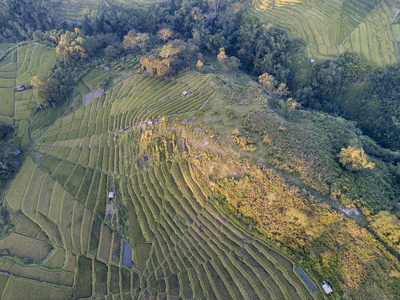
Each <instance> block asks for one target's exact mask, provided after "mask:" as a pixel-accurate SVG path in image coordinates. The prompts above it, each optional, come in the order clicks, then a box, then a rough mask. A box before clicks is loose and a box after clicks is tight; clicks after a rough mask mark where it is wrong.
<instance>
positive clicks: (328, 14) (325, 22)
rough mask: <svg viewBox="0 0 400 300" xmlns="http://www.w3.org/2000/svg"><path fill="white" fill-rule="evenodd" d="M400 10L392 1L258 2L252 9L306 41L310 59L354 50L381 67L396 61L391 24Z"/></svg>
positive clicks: (396, 53) (290, 0) (261, 0)
mask: <svg viewBox="0 0 400 300" xmlns="http://www.w3.org/2000/svg"><path fill="white" fill-rule="evenodd" d="M399 9H400V6H399V3H398V2H397V1H393V0H389V1H376V0H344V1H342V0H329V1H327V0H323V1H320V0H311V1H304V0H276V1H275V0H274V1H273V0H258V1H255V2H254V4H253V8H252V10H253V12H254V13H255V14H257V15H258V16H259V17H260V18H261V19H262V20H264V21H265V22H266V23H271V24H274V25H276V26H277V27H279V28H282V29H285V30H288V31H289V32H290V34H291V35H292V36H293V37H301V38H303V39H304V40H305V41H306V42H307V44H308V47H307V51H308V54H309V56H310V57H311V58H322V59H323V58H332V57H336V56H337V55H338V54H340V53H343V52H345V51H351V52H357V53H361V54H362V55H364V56H365V57H366V58H367V59H370V60H372V61H374V62H376V63H377V64H379V65H388V64H392V63H395V62H396V61H397V56H398V55H399V54H398V52H397V48H396V37H395V33H394V31H393V27H392V25H391V22H392V19H393V17H394V16H395V15H396V13H397V11H398V10H399Z"/></svg>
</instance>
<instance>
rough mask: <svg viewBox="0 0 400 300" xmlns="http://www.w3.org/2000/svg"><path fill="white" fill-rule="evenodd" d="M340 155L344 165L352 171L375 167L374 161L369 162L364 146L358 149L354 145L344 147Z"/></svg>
mask: <svg viewBox="0 0 400 300" xmlns="http://www.w3.org/2000/svg"><path fill="white" fill-rule="evenodd" d="M338 157H339V161H340V162H341V163H342V165H343V166H345V167H346V168H348V169H349V170H351V171H359V170H362V169H373V168H374V167H375V164H374V163H373V162H368V160H367V155H366V154H365V152H364V149H363V148H361V149H357V148H356V147H352V146H349V147H347V148H342V149H341V151H340V153H339V155H338Z"/></svg>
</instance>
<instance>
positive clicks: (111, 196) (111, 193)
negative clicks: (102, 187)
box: [108, 192, 114, 200]
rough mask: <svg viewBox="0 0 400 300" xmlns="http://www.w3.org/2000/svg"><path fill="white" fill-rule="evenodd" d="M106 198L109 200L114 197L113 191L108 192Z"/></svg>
mask: <svg viewBox="0 0 400 300" xmlns="http://www.w3.org/2000/svg"><path fill="white" fill-rule="evenodd" d="M108 199H110V200H112V199H114V192H109V193H108Z"/></svg>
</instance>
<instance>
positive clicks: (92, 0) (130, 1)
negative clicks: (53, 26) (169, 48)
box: [53, 0, 162, 23]
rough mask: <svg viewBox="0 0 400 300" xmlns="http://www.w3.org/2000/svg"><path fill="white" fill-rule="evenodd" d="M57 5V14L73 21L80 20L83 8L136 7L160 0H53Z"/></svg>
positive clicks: (159, 0)
mask: <svg viewBox="0 0 400 300" xmlns="http://www.w3.org/2000/svg"><path fill="white" fill-rule="evenodd" d="M53 1H54V2H57V4H58V5H59V15H60V17H61V18H62V19H65V20H67V21H70V22H72V23H74V22H80V21H81V20H82V13H83V11H84V9H86V8H88V9H90V10H93V9H98V8H99V7H100V5H105V6H107V7H108V6H110V5H117V6H118V5H124V6H127V7H137V6H143V5H150V4H155V3H160V2H162V1H161V0H108V1H105V0H80V1H79V0H53Z"/></svg>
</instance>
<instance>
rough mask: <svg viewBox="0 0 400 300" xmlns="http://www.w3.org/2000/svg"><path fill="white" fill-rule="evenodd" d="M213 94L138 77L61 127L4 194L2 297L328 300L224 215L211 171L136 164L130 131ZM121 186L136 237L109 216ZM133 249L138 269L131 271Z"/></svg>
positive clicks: (180, 81)
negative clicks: (127, 262)
mask: <svg viewBox="0 0 400 300" xmlns="http://www.w3.org/2000/svg"><path fill="white" fill-rule="evenodd" d="M21 55H22V53H21ZM25 56H26V55H25ZM17 63H18V60H17ZM17 63H16V64H17ZM21 65H22V63H21ZM99 76H102V75H101V73H99V74H97V75H95V76H93V78H89V77H87V78H86V79H88V78H89V79H90V80H89V81H93V80H94V81H95V80H96V78H97V77H99ZM183 91H188V92H189V93H188V95H187V96H183V95H182V92H183ZM213 92H214V90H213V89H212V87H210V85H209V84H208V83H207V82H206V81H205V80H203V79H202V78H201V77H199V76H198V75H197V74H196V73H193V72H187V73H184V74H182V75H180V76H179V77H175V78H172V79H162V78H158V77H152V76H147V75H143V74H135V75H133V76H132V77H130V78H128V79H126V80H125V81H123V82H121V83H119V84H118V85H117V86H115V87H114V88H112V89H110V90H108V91H107V92H106V93H105V94H104V95H103V96H102V97H100V98H98V99H95V100H94V101H93V102H92V103H90V104H88V105H87V106H85V107H81V108H80V109H77V110H75V111H74V112H71V113H70V114H69V115H67V116H65V117H63V118H60V119H59V120H58V121H57V122H55V124H54V125H53V127H52V128H51V130H50V131H48V133H47V134H46V136H44V137H42V138H41V142H40V143H39V145H38V146H37V147H36V150H35V155H33V156H32V157H31V156H28V157H27V159H26V160H25V162H24V164H23V166H22V168H21V171H20V172H19V173H18V175H17V177H16V178H15V179H14V181H13V182H12V184H11V187H10V188H9V190H8V192H7V194H6V197H5V201H6V203H7V205H8V206H9V208H10V209H11V210H12V212H13V213H14V215H15V218H16V222H17V229H16V231H15V232H14V233H12V234H11V235H10V236H9V237H7V238H6V239H4V240H1V241H0V249H1V251H3V252H2V253H4V255H3V257H1V260H0V270H1V271H4V272H7V273H5V274H2V275H1V277H0V294H1V295H2V296H0V297H1V298H2V299H19V297H22V295H25V296H24V297H29V299H68V298H89V297H99V298H100V299H104V297H106V299H117V298H118V299H130V298H138V299H149V298H151V299H193V298H194V299H221V300H225V299H283V298H286V299H321V298H323V295H322V294H321V293H320V291H318V290H317V291H315V292H311V290H310V289H309V288H308V286H307V285H306V284H305V283H304V282H303V281H302V279H301V277H300V276H299V275H298V274H297V272H296V271H295V265H294V264H293V262H292V261H291V260H289V259H288V258H286V257H284V256H283V255H281V254H280V253H278V252H277V251H275V250H274V249H271V248H270V247H268V246H267V245H265V244H263V243H261V242H260V241H258V240H257V239H254V238H253V237H251V236H249V235H247V234H246V233H245V232H244V231H243V230H241V229H239V228H238V227H236V226H235V225H234V224H233V223H232V222H231V221H229V220H228V219H227V218H226V217H224V215H223V214H222V213H221V212H220V211H219V210H218V209H217V208H216V207H215V206H214V204H213V203H212V202H211V201H210V200H209V195H210V191H209V190H208V188H207V187H206V186H207V185H206V184H204V179H203V178H202V177H201V174H199V173H198V171H196V169H195V168H194V167H193V166H192V165H191V163H189V162H188V161H187V160H185V159H183V158H180V159H176V158H172V157H173V155H172V153H168V152H169V151H170V152H171V151H172V150H171V149H170V148H169V147H168V146H166V148H165V149H166V153H165V157H166V158H167V159H164V160H161V161H160V162H159V163H157V164H152V165H147V166H146V167H145V168H134V167H132V166H133V165H132V157H133V156H132V154H134V153H135V151H134V150H133V149H134V148H135V146H134V145H133V144H134V143H135V141H134V140H133V141H132V140H128V141H125V142H124V141H120V140H119V139H118V138H117V137H118V136H119V135H120V134H121V133H122V132H125V131H126V130H128V129H129V128H132V127H135V126H155V127H156V126H157V122H158V118H160V117H161V116H174V115H177V114H179V115H182V114H192V113H195V112H197V111H198V110H199V109H200V108H201V107H202V106H203V105H204V104H205V103H206V102H207V101H208V99H209V98H210V97H211V96H212V95H213ZM148 120H152V121H153V122H154V124H153V125H149V123H148ZM168 157H171V158H170V159H168ZM111 189H112V190H114V191H115V192H116V200H118V201H120V203H122V204H123V205H124V207H125V209H126V216H127V218H126V220H125V221H124V222H125V224H126V225H127V226H129V231H128V234H125V231H122V229H121V228H120V227H118V226H117V225H118V224H117V225H116V224H115V223H110V221H109V219H110V217H109V216H107V215H106V205H107V204H108V203H109V200H108V199H107V194H108V192H109V191H110V190H111ZM121 216H122V215H120V214H118V218H122V217H121ZM119 220H122V219H119ZM124 241H127V242H128V243H129V244H130V246H131V248H132V252H133V256H132V262H133V268H132V269H129V268H127V267H126V266H124V265H123V264H122V256H123V253H122V252H123V246H122V244H123V242H124Z"/></svg>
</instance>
